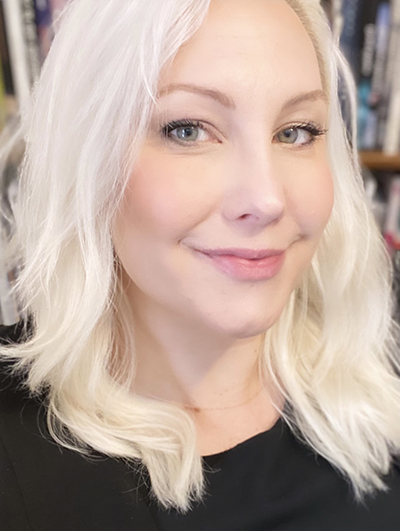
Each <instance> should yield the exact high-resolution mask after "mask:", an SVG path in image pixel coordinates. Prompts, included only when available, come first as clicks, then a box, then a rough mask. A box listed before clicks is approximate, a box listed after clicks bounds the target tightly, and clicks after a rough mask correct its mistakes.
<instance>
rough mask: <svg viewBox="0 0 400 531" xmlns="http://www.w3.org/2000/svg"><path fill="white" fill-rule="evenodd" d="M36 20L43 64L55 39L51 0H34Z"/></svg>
mask: <svg viewBox="0 0 400 531" xmlns="http://www.w3.org/2000/svg"><path fill="white" fill-rule="evenodd" d="M34 6H35V20H36V27H37V32H38V39H39V50H40V61H41V63H42V64H43V63H44V60H45V59H46V57H47V54H48V53H49V50H50V45H51V42H52V40H53V36H54V34H53V27H52V19H51V7H50V0H34Z"/></svg>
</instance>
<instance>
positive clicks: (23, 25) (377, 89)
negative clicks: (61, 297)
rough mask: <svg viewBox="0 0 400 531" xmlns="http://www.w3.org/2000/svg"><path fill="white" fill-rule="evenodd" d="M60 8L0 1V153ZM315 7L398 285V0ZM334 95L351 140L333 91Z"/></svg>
mask: <svg viewBox="0 0 400 531" xmlns="http://www.w3.org/2000/svg"><path fill="white" fill-rule="evenodd" d="M93 1H96V0H93ZM67 3H68V0H0V55H1V65H0V66H1V68H0V130H1V131H2V133H1V141H0V151H1V150H2V149H4V148H3V146H6V145H7V140H8V139H10V138H11V137H12V135H13V134H14V132H15V129H16V127H17V124H18V112H19V111H21V112H23V111H24V108H25V107H26V106H27V105H28V104H29V95H30V92H31V89H32V86H33V85H34V83H35V80H36V79H37V77H38V76H39V74H40V69H41V67H42V65H43V63H44V61H45V60H46V56H47V54H48V51H49V49H50V46H51V42H52V39H53V36H54V28H56V27H57V20H58V17H59V15H60V13H61V12H62V10H63V9H64V7H65V6H66V4H67ZM322 4H323V6H324V8H325V10H326V12H327V15H328V18H329V21H330V24H331V27H332V31H333V33H334V36H335V38H336V40H337V42H338V43H339V45H340V47H341V49H342V51H343V53H344V55H345V57H346V59H347V61H348V63H349V65H350V67H351V70H352V74H353V77H354V82H355V84H356V87H357V126H358V138H357V148H358V150H359V155H360V161H361V164H362V168H363V177H364V182H365V188H366V191H367V195H368V198H369V201H370V203H371V206H372V209H373V212H374V214H375V217H376V220H377V222H378V224H379V226H380V228H381V231H382V234H383V236H384V238H385V241H386V245H387V248H388V251H389V253H390V255H391V256H392V259H393V261H394V264H395V269H396V274H397V276H399V277H400V273H398V272H400V156H399V151H400V0H322ZM338 91H339V94H340V97H341V101H342V110H343V115H344V118H345V120H346V123H348V128H349V132H351V131H350V130H351V121H350V119H349V116H348V112H347V109H348V100H347V96H346V92H345V91H344V90H343V88H342V84H341V83H339V87H338ZM23 151H24V146H23V145H22V144H21V145H20V146H18V147H17V148H14V149H13V150H12V151H11V152H10V153H9V156H8V161H7V164H6V166H5V167H3V168H0V174H2V178H1V180H0V193H1V204H2V209H1V218H0V219H1V223H0V324H5V325H11V324H14V323H16V322H17V321H18V320H19V308H18V305H17V303H16V301H15V298H14V296H13V292H12V287H13V285H14V283H15V279H16V277H17V275H18V271H17V270H15V269H11V270H10V269H9V268H8V267H7V265H6V260H5V258H6V255H5V249H6V246H7V242H8V241H9V239H10V235H11V234H12V230H13V219H12V205H13V202H14V201H15V197H16V194H17V182H18V166H19V163H20V161H21V158H22V156H23ZM396 297H397V295H396Z"/></svg>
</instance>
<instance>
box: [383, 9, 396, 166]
mask: <svg viewBox="0 0 400 531" xmlns="http://www.w3.org/2000/svg"><path fill="white" fill-rule="evenodd" d="M385 87H386V108H383V109H382V111H381V119H380V125H379V131H378V134H379V136H380V138H379V142H380V144H381V147H382V150H383V151H384V153H386V154H388V155H395V154H396V153H399V151H400V0H393V1H392V23H391V30H390V42H389V50H388V61H387V66H386V76H385Z"/></svg>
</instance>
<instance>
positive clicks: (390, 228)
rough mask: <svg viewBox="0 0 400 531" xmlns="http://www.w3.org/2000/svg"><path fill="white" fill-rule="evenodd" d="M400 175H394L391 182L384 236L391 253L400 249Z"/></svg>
mask: <svg viewBox="0 0 400 531" xmlns="http://www.w3.org/2000/svg"><path fill="white" fill-rule="evenodd" d="M399 221H400V176H399V175H397V176H395V177H393V179H392V180H391V183H390V190H389V197H388V206H387V214H386V221H385V225H384V229H383V237H384V238H385V242H386V246H387V249H388V251H389V253H390V254H391V255H393V253H394V251H396V250H399V249H400V223H399Z"/></svg>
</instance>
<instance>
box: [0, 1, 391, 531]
mask: <svg viewBox="0 0 400 531" xmlns="http://www.w3.org/2000/svg"><path fill="white" fill-rule="evenodd" d="M338 65H339V66H340V67H341V68H342V71H343V72H344V76H345V78H346V79H348V80H349V75H348V71H347V69H346V67H345V65H343V63H342V61H341V58H340V54H338V52H337V50H336V49H335V47H334V45H333V43H332V40H331V37H330V36H329V31H328V27H327V24H326V22H325V19H324V16H323V13H322V10H321V8H320V7H319V5H318V3H317V2H315V1H307V0H304V1H299V0H287V1H285V0H259V1H248V0H212V1H211V2H209V1H208V0H192V1H188V0H186V1H182V0H169V1H163V2H161V1H155V0H154V1H151V2H149V1H148V0H146V1H141V0H112V1H111V0H108V1H107V0H102V1H100V2H92V1H91V0H76V1H74V2H72V3H71V4H70V6H69V8H68V10H67V12H66V13H64V16H63V18H62V20H61V24H60V27H59V31H58V34H57V36H56V38H55V41H54V44H53V46H52V50H51V52H50V55H49V57H48V60H47V62H46V64H45V66H44V69H43V73H42V76H41V79H40V81H39V83H38V85H37V86H36V89H35V94H34V98H33V105H32V111H31V112H30V114H29V115H28V116H26V117H25V119H24V122H23V123H24V126H23V127H24V134H25V139H26V145H27V148H26V155H25V159H24V163H23V167H22V170H21V192H20V200H19V203H18V205H17V212H16V218H17V231H16V241H17V244H18V246H19V250H20V255H19V259H20V261H21V262H22V263H23V264H24V268H23V270H22V272H21V276H20V279H19V286H18V288H19V289H18V293H19V296H20V299H21V301H22V304H23V307H24V314H25V316H26V317H27V318H28V317H29V318H30V319H31V320H32V330H31V331H30V332H27V333H26V336H27V337H25V338H24V339H25V341H24V342H22V343H20V344H18V345H16V344H13V345H11V346H8V347H6V348H3V350H2V354H3V357H4V358H7V357H8V358H9V359H12V360H13V362H14V364H13V367H14V369H13V371H12V373H13V374H14V376H10V372H11V371H10V370H9V368H8V370H7V371H6V373H7V375H8V376H6V378H5V384H4V385H3V388H5V390H4V391H3V399H2V400H3V404H4V405H3V413H2V423H3V425H4V429H3V430H2V432H3V445H4V448H5V449H4V457H3V463H5V464H4V466H3V468H4V470H3V475H4V477H6V475H7V478H8V480H7V481H8V485H11V487H9V488H8V490H7V489H4V491H5V494H3V499H4V500H5V502H4V503H3V506H5V507H6V509H3V514H4V515H5V516H4V518H8V522H9V524H8V525H9V529H25V528H32V529H60V530H62V529H68V530H71V529H74V530H77V529H112V530H115V529H139V530H143V529H162V530H169V529H173V530H179V529H184V530H185V531H189V530H194V529H204V530H207V531H209V530H213V529H215V530H222V529H227V530H240V531H243V530H245V531H253V530H256V529H257V530H258V529H260V530H261V529H262V530H265V529H277V530H278V529H279V530H282V531H283V530H289V529H292V530H293V529H295V530H296V531H301V530H307V531H310V530H314V529H315V530H317V529H318V530H321V529H324V531H325V530H329V529H331V530H337V529H341V530H343V529H349V530H350V529H351V530H355V529H363V530H367V529H369V530H372V529H373V530H378V529H379V530H380V531H381V530H385V531H394V530H395V529H398V528H399V524H400V512H399V510H398V507H397V505H398V504H397V499H398V496H399V494H400V473H399V470H398V468H396V466H395V464H394V460H395V457H396V456H398V454H399V449H400V426H399V405H400V400H399V399H400V397H399V387H398V384H399V379H398V374H397V373H396V370H397V369H398V359H397V350H396V344H395V330H396V328H395V326H394V324H393V321H392V319H391V303H390V301H391V294H390V284H391V276H390V274H391V273H390V266H389V261H388V259H387V257H386V254H385V251H384V246H383V243H382V239H381V237H380V236H379V233H378V230H377V228H376V226H375V224H374V222H373V220H372V216H371V214H370V213H369V210H368V208H367V205H366V202H365V199H364V193H363V188H362V182H361V179H360V175H359V169H358V165H357V158H356V154H355V153H353V152H352V151H351V149H350V148H349V147H348V142H347V140H346V134H345V131H344V127H343V124H342V120H341V117H340V109H339V103H338V98H337V95H336V87H337V78H338V73H337V71H338ZM21 374H22V376H21ZM16 375H17V376H16ZM18 375H20V376H19V379H21V378H22V381H23V382H24V383H25V384H26V385H25V387H27V388H28V389H29V390H30V391H31V396H30V397H27V396H26V394H25V395H24V394H23V391H21V390H20V389H19V388H18V385H17V386H16V385H15V379H16V378H18ZM19 381H20V380H17V383H18V382H19ZM16 387H17V389H15V388H16ZM19 387H20V386H19ZM21 393H22V394H21ZM32 393H33V394H34V397H32ZM21 411H22V413H21ZM46 412H47V416H48V418H47V420H48V423H47V426H46V422H45V421H44V415H45V413H46ZM50 435H51V437H52V438H53V439H54V440H55V441H56V442H57V444H54V441H53V442H52V441H51V437H50ZM63 447H64V449H62V448H63ZM65 448H67V449H65ZM76 450H79V451H80V452H81V454H83V455H80V454H79V453H78V452H76ZM5 521H7V520H5ZM29 526H31V527H29Z"/></svg>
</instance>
